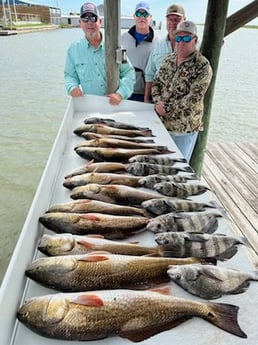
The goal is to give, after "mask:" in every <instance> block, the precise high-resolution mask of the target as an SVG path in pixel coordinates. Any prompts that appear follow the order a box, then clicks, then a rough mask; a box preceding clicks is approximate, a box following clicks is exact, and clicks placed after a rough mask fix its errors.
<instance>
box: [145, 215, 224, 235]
mask: <svg viewBox="0 0 258 345" xmlns="http://www.w3.org/2000/svg"><path fill="white" fill-rule="evenodd" d="M217 217H221V215H219V214H211V213H205V214H203V213H201V214H199V213H198V214H194V215H184V214H175V213H174V212H170V213H167V214H163V215H160V216H157V217H155V218H153V219H151V220H150V222H149V223H148V224H147V230H150V231H152V232H154V233H158V232H172V231H175V232H176V231H178V232H180V231H185V232H200V233H213V232H214V231H215V230H216V229H217V228H218V219H217Z"/></svg>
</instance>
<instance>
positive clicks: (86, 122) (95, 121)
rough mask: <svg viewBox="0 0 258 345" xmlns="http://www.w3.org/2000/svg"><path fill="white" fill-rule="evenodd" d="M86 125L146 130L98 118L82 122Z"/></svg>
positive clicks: (90, 118)
mask: <svg viewBox="0 0 258 345" xmlns="http://www.w3.org/2000/svg"><path fill="white" fill-rule="evenodd" d="M83 122H84V123H85V124H86V125H87V124H96V123H103V124H106V125H108V126H110V127H114V128H121V129H133V130H135V129H136V130H142V129H148V128H146V127H139V126H134V125H130V124H129V123H124V122H119V121H116V120H113V119H103V118H100V117H89V118H87V119H85V120H84V121H83Z"/></svg>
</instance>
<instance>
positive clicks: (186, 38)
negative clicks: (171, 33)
mask: <svg viewBox="0 0 258 345" xmlns="http://www.w3.org/2000/svg"><path fill="white" fill-rule="evenodd" d="M194 37H195V36H190V35H186V36H176V37H175V42H176V43H179V42H181V41H182V42H184V43H189V42H191V41H192V39H193V38H194Z"/></svg>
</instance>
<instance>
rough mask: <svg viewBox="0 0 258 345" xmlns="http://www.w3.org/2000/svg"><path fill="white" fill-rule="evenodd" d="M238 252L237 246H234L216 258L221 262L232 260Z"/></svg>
mask: <svg viewBox="0 0 258 345" xmlns="http://www.w3.org/2000/svg"><path fill="white" fill-rule="evenodd" d="M237 251H238V248H237V246H232V247H230V248H228V249H227V250H225V251H224V252H223V253H222V254H220V255H217V256H216V258H217V259H218V260H221V261H225V260H228V259H231V258H232V257H233V256H234V255H235V254H236V253H237Z"/></svg>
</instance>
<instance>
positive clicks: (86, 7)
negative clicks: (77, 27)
mask: <svg viewBox="0 0 258 345" xmlns="http://www.w3.org/2000/svg"><path fill="white" fill-rule="evenodd" d="M83 10H84V11H85V10H92V11H94V10H95V6H94V5H93V4H84V6H83Z"/></svg>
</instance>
